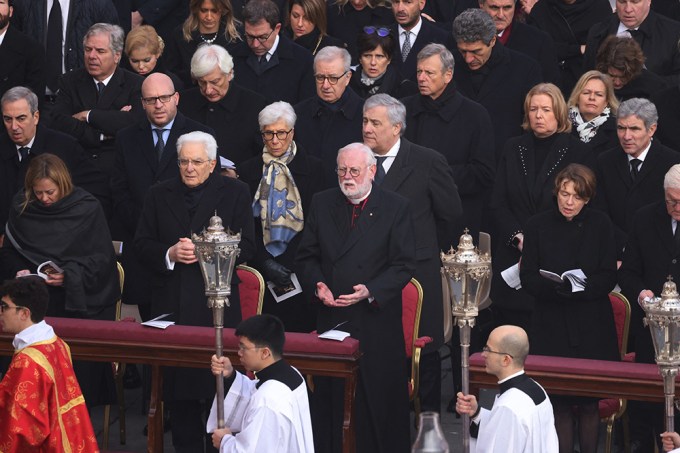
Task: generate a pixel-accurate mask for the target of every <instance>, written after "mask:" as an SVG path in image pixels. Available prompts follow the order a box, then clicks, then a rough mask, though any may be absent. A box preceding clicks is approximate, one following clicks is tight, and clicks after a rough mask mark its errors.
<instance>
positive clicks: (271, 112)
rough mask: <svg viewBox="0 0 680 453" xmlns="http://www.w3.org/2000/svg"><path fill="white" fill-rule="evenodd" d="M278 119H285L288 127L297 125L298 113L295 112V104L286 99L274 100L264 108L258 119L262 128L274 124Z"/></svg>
mask: <svg viewBox="0 0 680 453" xmlns="http://www.w3.org/2000/svg"><path fill="white" fill-rule="evenodd" d="M278 120H283V122H284V123H286V126H288V127H295V122H296V121H297V115H296V114H295V110H294V109H293V106H292V105H290V104H289V103H287V102H284V101H279V102H274V103H273V104H269V105H268V106H266V107H265V108H263V109H262V111H261V112H260V114H259V115H258V116H257V121H258V122H259V123H260V129H262V128H264V127H265V126H268V125H270V124H274V123H276V122H277V121H278Z"/></svg>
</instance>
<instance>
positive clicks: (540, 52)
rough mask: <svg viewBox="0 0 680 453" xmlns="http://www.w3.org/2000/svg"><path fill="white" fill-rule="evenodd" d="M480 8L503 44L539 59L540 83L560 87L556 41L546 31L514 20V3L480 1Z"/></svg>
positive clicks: (511, 0) (510, 1) (509, 0)
mask: <svg viewBox="0 0 680 453" xmlns="http://www.w3.org/2000/svg"><path fill="white" fill-rule="evenodd" d="M479 8H480V9H483V10H484V11H486V12H487V13H488V14H489V15H490V16H491V18H492V19H493V21H494V23H495V24H496V34H497V35H498V41H500V43H501V44H503V45H504V46H505V47H507V48H508V49H512V50H514V51H516V52H520V53H523V54H524V55H526V56H528V57H530V58H533V59H534V60H536V61H537V62H538V64H539V65H540V66H541V74H542V75H543V80H541V82H550V83H554V84H555V85H557V86H560V82H561V79H562V77H561V76H560V69H559V66H558V64H557V51H556V50H555V42H554V41H553V39H552V37H551V36H550V35H549V34H548V33H546V32H544V31H543V30H539V29H538V28H536V27H532V26H531V25H527V24H525V23H522V22H520V21H517V20H515V1H514V0H479Z"/></svg>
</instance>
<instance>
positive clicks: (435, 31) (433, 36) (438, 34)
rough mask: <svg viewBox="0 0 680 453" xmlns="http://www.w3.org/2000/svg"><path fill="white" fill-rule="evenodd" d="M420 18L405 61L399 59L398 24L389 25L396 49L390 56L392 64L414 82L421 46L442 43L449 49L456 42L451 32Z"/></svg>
mask: <svg viewBox="0 0 680 453" xmlns="http://www.w3.org/2000/svg"><path fill="white" fill-rule="evenodd" d="M420 20H421V22H422V26H421V27H420V32H418V36H417V37H416V40H415V42H412V43H411V51H410V52H409V53H408V57H406V61H403V60H402V59H401V46H400V44H399V43H400V42H401V41H400V39H401V37H400V36H399V26H398V24H396V23H395V24H392V25H390V30H391V31H392V35H393V36H394V42H395V44H396V49H395V52H394V55H393V56H392V64H394V65H395V66H396V68H397V69H398V70H399V72H400V73H401V74H402V75H403V76H404V77H406V78H407V79H409V80H412V81H414V82H416V64H417V57H418V52H420V51H421V50H423V47H425V46H426V45H428V44H431V43H437V44H443V45H445V46H446V47H447V48H448V49H449V50H451V51H453V49H455V47H456V43H455V41H454V40H453V35H452V34H451V33H447V32H446V31H444V30H443V29H442V28H440V27H437V26H436V25H435V24H434V23H433V22H430V21H429V20H427V19H424V18H421V19H420Z"/></svg>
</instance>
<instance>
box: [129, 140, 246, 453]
mask: <svg viewBox="0 0 680 453" xmlns="http://www.w3.org/2000/svg"><path fill="white" fill-rule="evenodd" d="M177 150H178V151H177V154H178V162H179V167H180V175H179V177H176V178H171V179H169V180H167V181H163V182H161V183H160V184H156V185H155V186H153V187H152V188H151V189H150V190H149V192H148V194H147V197H146V200H145V201H144V207H143V208H142V216H141V218H140V221H139V225H138V227H137V233H136V234H135V244H134V245H135V247H136V248H137V253H138V254H139V256H140V258H141V260H142V262H143V264H145V265H146V266H147V267H148V269H149V270H150V272H151V274H152V278H151V282H150V285H151V286H152V290H151V292H152V296H151V315H152V316H154V317H155V316H158V315H160V314H165V313H172V314H173V315H172V317H171V319H172V320H174V321H175V322H176V323H177V324H180V325H189V326H206V327H208V326H212V325H213V319H212V313H211V310H209V309H207V308H206V306H205V300H206V299H205V286H204V282H203V276H202V274H201V270H200V267H199V264H198V262H197V259H196V256H195V254H194V244H193V242H192V241H191V233H192V232H193V233H197V232H200V231H202V230H203V229H204V228H207V227H208V226H209V225H210V223H209V222H210V219H211V217H212V216H214V215H217V216H219V217H220V218H221V219H222V225H223V226H224V229H225V230H226V229H229V230H230V231H235V232H240V233H241V242H240V243H239V248H240V249H241V252H240V254H239V257H238V260H237V261H238V262H237V264H238V263H241V262H244V261H247V260H249V259H251V258H252V257H253V256H254V254H255V239H254V232H253V216H252V210H251V207H250V203H251V199H250V192H249V190H248V186H247V185H246V184H244V183H242V182H241V181H238V180H237V179H234V178H229V177H226V176H220V174H219V172H218V171H214V170H215V165H216V162H217V161H216V159H217V142H215V139H214V138H213V136H212V135H209V134H206V133H205V132H190V133H188V134H184V135H182V136H181V137H180V138H179V139H178V140H177ZM238 283H239V280H238V278H237V276H236V274H234V276H233V278H232V290H231V291H232V293H231V294H232V295H231V296H230V297H229V300H230V302H231V306H230V307H229V308H227V309H225V313H224V315H225V316H224V326H225V327H235V326H236V324H238V322H239V321H241V307H240V304H239V298H238ZM163 390H164V392H165V398H164V400H165V401H166V402H167V404H168V407H169V410H170V417H171V418H172V443H173V445H174V447H175V451H176V452H178V453H202V452H203V451H205V447H204V445H205V442H206V441H207V440H208V438H207V437H206V432H205V424H203V423H202V422H201V420H202V417H203V416H204V415H206V414H205V413H204V412H205V410H206V409H207V408H209V407H210V404H209V401H211V400H212V398H213V397H214V395H215V379H214V377H213V376H211V375H210V373H206V372H205V370H199V369H195V370H193V369H186V368H180V369H169V370H167V372H166V374H165V378H164V382H163ZM201 400H207V401H208V404H207V407H206V406H205V405H203V404H202V402H201ZM208 445H209V443H208ZM211 448H212V447H211ZM209 451H213V450H211V449H209Z"/></svg>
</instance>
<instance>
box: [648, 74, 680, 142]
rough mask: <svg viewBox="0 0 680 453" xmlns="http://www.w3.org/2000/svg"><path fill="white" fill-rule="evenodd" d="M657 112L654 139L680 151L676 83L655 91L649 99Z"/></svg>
mask: <svg viewBox="0 0 680 453" xmlns="http://www.w3.org/2000/svg"><path fill="white" fill-rule="evenodd" d="M650 100H651V101H652V102H653V103H654V105H655V106H656V110H657V112H658V113H659V123H658V125H657V129H656V134H654V139H655V140H661V143H663V144H664V145H666V146H668V147H670V148H671V149H673V150H676V151H680V111H678V108H677V107H678V105H680V87H679V86H678V85H677V84H676V85H674V86H672V87H668V88H665V89H663V90H661V91H659V92H657V93H656V94H655V95H654V96H652V98H651V99H650Z"/></svg>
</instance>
